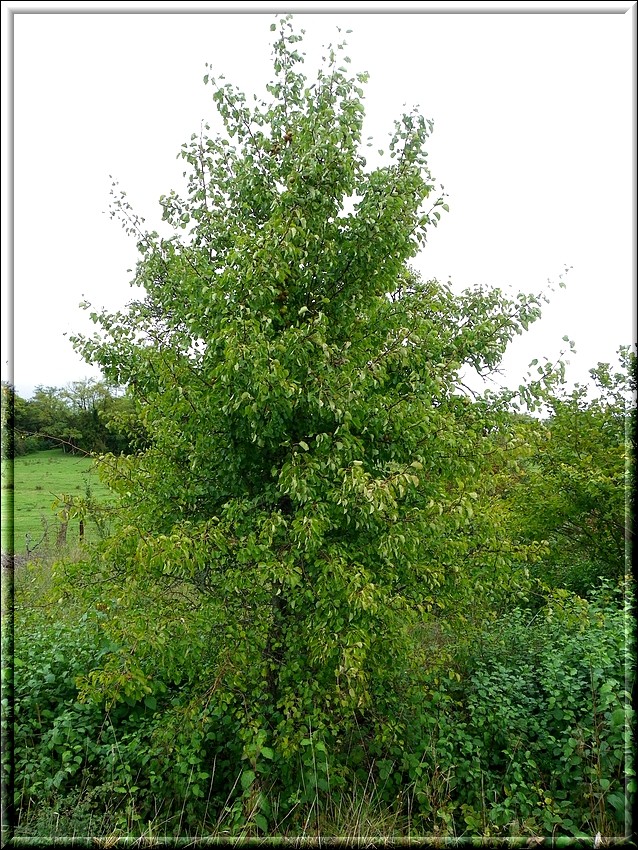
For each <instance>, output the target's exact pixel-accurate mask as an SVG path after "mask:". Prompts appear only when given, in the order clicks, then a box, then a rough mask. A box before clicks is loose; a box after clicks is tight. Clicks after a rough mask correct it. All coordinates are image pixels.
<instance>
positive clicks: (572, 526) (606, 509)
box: [508, 347, 636, 595]
mask: <svg viewBox="0 0 638 850" xmlns="http://www.w3.org/2000/svg"><path fill="white" fill-rule="evenodd" d="M590 374H591V378H592V384H591V386H589V387H588V386H582V385H576V386H575V387H574V388H573V389H569V388H568V387H567V385H566V384H563V385H561V386H559V387H557V388H556V391H555V392H553V393H551V394H549V395H548V397H547V399H546V404H547V406H548V413H547V416H546V417H545V418H543V419H542V420H539V421H532V422H528V423H527V426H526V430H527V433H528V436H529V439H528V441H527V445H528V447H529V452H528V456H527V459H526V460H525V462H524V465H523V474H522V476H521V477H520V478H518V479H516V480H514V479H512V480H510V482H509V487H508V490H509V493H510V497H511V504H510V510H511V517H512V521H513V528H512V532H511V533H512V537H513V538H514V539H519V540H522V541H524V542H526V543H529V542H530V541H532V540H534V541H537V542H539V544H540V543H543V545H544V546H545V547H546V552H545V555H544V557H543V560H542V562H541V563H540V564H538V565H537V567H536V569H535V571H534V572H535V574H537V575H538V576H539V577H541V578H542V579H543V580H544V581H546V582H547V583H548V584H549V585H550V586H552V587H562V588H566V589H568V590H571V591H574V592H576V593H580V594H582V595H588V594H589V593H590V592H592V591H593V590H595V588H596V587H597V586H598V583H599V579H600V577H602V576H604V577H607V578H609V579H614V580H618V579H620V578H621V577H622V576H623V575H624V574H625V572H627V564H628V563H629V561H628V560H627V558H628V556H629V553H630V547H631V544H632V541H633V518H634V514H633V503H632V501H631V495H632V494H633V487H632V482H633V480H634V469H635V467H634V464H635V417H636V411H635V399H636V353H635V351H632V350H631V349H630V348H629V347H622V348H621V349H620V350H619V368H617V369H616V371H614V370H612V368H611V366H610V365H609V364H605V363H599V364H598V366H597V367H596V368H593V369H591V370H590Z"/></svg>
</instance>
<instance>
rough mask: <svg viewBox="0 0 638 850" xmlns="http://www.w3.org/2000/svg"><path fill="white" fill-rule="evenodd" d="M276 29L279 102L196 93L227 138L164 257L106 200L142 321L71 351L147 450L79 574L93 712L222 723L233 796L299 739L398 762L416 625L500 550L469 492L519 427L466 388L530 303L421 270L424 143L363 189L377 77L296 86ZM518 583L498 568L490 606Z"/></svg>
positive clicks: (426, 199) (210, 159)
mask: <svg viewBox="0 0 638 850" xmlns="http://www.w3.org/2000/svg"><path fill="white" fill-rule="evenodd" d="M289 18H290V16H288V17H285V18H282V19H281V20H280V21H279V23H278V24H273V27H272V29H274V30H276V32H277V34H276V36H275V41H274V50H273V55H274V74H275V76H274V81H273V82H270V83H269V84H268V85H267V86H266V89H267V92H268V94H269V96H270V100H269V101H268V102H263V101H260V100H257V99H255V101H254V103H250V104H249V102H248V101H247V99H246V97H245V96H244V95H243V94H242V93H240V92H239V91H238V90H237V89H235V88H233V87H232V86H231V85H228V84H225V83H222V82H221V81H218V80H215V79H214V78H212V77H209V76H208V75H207V76H206V77H205V78H204V80H205V82H206V83H207V84H209V85H212V87H213V91H214V93H213V100H214V103H215V106H216V108H217V112H218V114H219V116H220V117H221V120H222V122H223V128H224V130H223V132H222V133H221V134H220V135H218V136H215V137H210V136H209V135H208V132H209V126H208V125H204V127H203V129H202V131H201V132H200V133H199V134H193V136H192V137H191V140H190V142H189V143H187V144H185V145H184V146H183V148H182V152H181V155H182V157H183V159H184V162H185V163H186V165H187V170H186V171H185V172H184V173H185V177H186V178H187V187H186V193H185V195H183V196H180V195H178V194H176V193H175V192H171V193H170V194H168V195H166V196H164V197H163V198H162V199H161V204H162V208H163V218H164V221H165V222H166V223H167V224H168V225H170V227H171V228H172V231H173V235H171V236H170V238H163V237H160V236H159V235H158V234H157V233H155V232H147V231H146V230H145V228H144V222H143V219H141V218H139V217H138V216H136V215H135V213H134V212H133V211H132V210H131V208H130V206H129V205H128V202H127V201H126V198H125V196H124V194H123V193H122V194H121V195H117V194H116V195H115V196H114V197H115V200H114V208H113V213H114V215H118V216H119V217H120V218H121V220H122V222H123V223H124V225H125V227H126V228H127V229H128V231H129V232H130V233H131V234H132V235H133V236H134V238H135V239H136V240H137V244H138V248H139V251H140V254H141V257H140V260H139V262H138V264H137V268H136V273H135V281H134V282H135V284H137V285H138V286H139V287H141V288H142V290H143V291H144V296H143V298H141V299H140V300H136V301H134V302H132V303H131V304H130V305H129V307H128V310H127V311H126V312H121V313H117V314H115V315H111V314H107V313H104V312H103V313H101V314H98V313H92V314H91V315H92V319H93V321H94V322H95V323H96V324H97V325H98V326H99V327H100V329H101V331H102V333H101V334H96V335H95V336H93V337H82V336H77V337H76V338H75V345H76V347H77V349H78V350H79V351H80V352H81V353H82V355H83V356H84V358H85V359H86V360H87V361H88V362H90V363H95V364H98V365H99V366H100V368H101V369H102V370H103V372H104V375H105V376H106V377H107V378H108V379H109V380H111V381H114V382H116V383H119V384H127V385H128V387H129V388H130V391H131V393H132V395H133V397H134V398H135V400H136V403H137V405H138V407H139V410H140V415H141V418H142V421H143V426H144V429H145V431H146V433H147V435H148V441H149V444H148V447H147V448H146V449H145V450H144V451H143V452H142V453H140V454H138V455H136V456H133V457H128V458H114V457H112V456H110V457H105V458H104V459H103V471H104V476H105V478H106V480H107V481H108V483H109V484H110V485H111V487H112V488H113V489H114V490H115V491H116V492H117V493H118V494H119V519H118V521H117V525H116V528H115V530H114V533H113V534H112V535H111V536H110V538H109V539H108V540H106V541H105V542H103V543H102V544H100V548H99V549H98V550H96V553H95V557H94V560H93V562H92V564H91V571H92V576H93V577H94V576H95V572H96V571H97V570H101V571H102V573H101V574H102V580H103V582H104V584H103V588H107V587H108V586H109V585H108V584H107V582H108V577H109V575H112V576H113V577H114V578H113V581H114V584H113V585H112V587H113V588H114V590H113V591H112V593H113V604H112V606H111V608H112V616H111V620H110V626H109V628H110V629H111V631H112V633H113V634H117V636H118V638H119V640H120V641H121V643H122V651H121V653H120V656H119V657H117V658H114V659H113V660H112V663H111V664H110V665H109V664H107V665H106V666H105V667H104V669H102V670H100V671H94V672H93V674H92V675H91V676H89V677H88V678H87V679H86V681H85V686H86V688H87V690H88V691H91V690H94V691H95V692H96V693H98V694H105V695H107V696H109V697H110V698H112V699H117V698H120V697H122V696H125V697H126V698H127V699H129V700H135V699H138V698H142V697H143V695H144V694H145V693H146V694H147V693H149V692H150V691H152V690H153V689H156V688H157V687H158V685H157V681H158V680H159V679H161V678H162V676H164V677H165V678H167V679H171V678H173V679H174V680H175V681H181V682H184V681H189V682H190V683H191V685H190V688H191V690H190V695H191V696H192V697H193V704H197V705H198V706H199V708H198V709H197V711H199V712H200V714H199V715H198V716H200V715H201V716H202V717H204V716H205V717H206V718H209V719H210V718H212V719H210V720H209V722H211V723H213V722H220V721H219V718H221V717H222V716H223V717H225V718H226V720H227V719H228V718H229V717H232V718H234V720H233V723H235V727H233V728H235V729H236V735H237V740H238V741H240V742H241V747H242V748H243V749H242V754H243V756H244V757H245V759H246V772H245V774H244V780H243V783H242V784H243V786H244V790H245V793H247V794H248V793H252V792H251V789H253V779H254V778H255V777H257V778H258V777H259V772H260V770H262V771H263V772H264V774H265V773H268V775H269V776H271V777H272V776H274V775H275V774H276V773H277V771H279V773H278V774H277V775H279V776H280V777H284V776H289V779H286V782H293V774H294V770H293V768H292V767H291V765H294V764H297V763H298V761H299V754H300V753H303V752H310V749H309V745H308V742H309V741H319V742H320V743H321V745H322V747H325V750H326V751H327V752H328V753H329V755H330V758H331V759H333V762H334V764H337V762H338V760H339V759H338V754H339V753H342V752H346V751H347V750H348V748H349V747H350V745H351V737H352V735H353V734H354V732H355V731H357V735H358V736H359V737H361V736H362V735H363V737H364V738H365V741H366V746H369V752H370V753H372V754H374V753H379V752H381V751H382V750H383V748H384V747H385V746H386V744H388V742H391V741H398V740H401V736H402V734H403V731H402V730H403V728H404V726H405V723H406V722H407V719H406V717H405V716H404V712H403V710H402V702H401V700H402V698H403V696H402V695H403V694H405V692H406V689H409V688H410V682H411V681H412V680H411V678H410V677H411V673H410V670H409V659H410V657H411V654H412V652H411V644H410V640H411V638H410V633H411V632H410V628H409V626H410V624H411V623H413V622H415V621H416V620H417V619H418V618H420V617H422V616H423V615H424V614H426V613H427V612H428V611H430V612H436V611H437V610H438V609H439V608H440V607H443V606H444V605H453V604H454V600H455V595H454V594H455V592H456V591H455V588H458V587H462V586H464V583H465V586H467V584H468V582H471V581H472V580H473V578H472V571H473V570H474V568H475V567H476V566H477V563H478V561H477V559H479V561H480V564H479V566H480V567H481V568H484V567H485V565H486V564H487V563H488V562H489V563H492V562H491V560H490V558H489V553H490V552H491V551H498V552H501V551H502V540H501V539H500V538H499V527H498V522H497V521H496V520H491V519H490V516H489V513H488V511H487V510H485V511H482V509H481V505H482V501H481V499H482V496H481V493H482V492H483V490H484V489H485V488H483V489H482V488H481V481H485V476H486V474H487V472H488V471H489V469H491V468H492V466H493V464H494V463H495V462H496V463H499V462H500V463H501V464H506V463H509V462H510V461H509V460H507V458H508V449H509V448H510V446H509V442H508V441H509V436H508V435H509V431H508V428H509V426H508V424H507V423H508V422H509V421H510V420H509V418H508V416H507V414H506V411H505V407H504V406H501V407H499V405H498V404H493V403H488V402H487V401H482V400H481V399H478V400H477V399H475V400H471V399H470V398H469V396H468V393H466V392H465V391H464V390H463V385H462V381H461V371H462V369H464V368H468V367H469V368H473V369H475V370H477V371H478V372H480V373H481V374H487V373H489V372H491V371H492V370H494V369H496V368H497V367H498V364H499V363H500V360H501V357H502V355H503V353H504V351H505V348H506V346H507V345H508V343H509V342H510V340H511V339H512V337H513V336H514V335H515V334H518V333H521V332H522V331H523V330H524V329H526V328H527V326H528V325H529V323H531V322H533V321H534V320H535V319H536V318H538V316H539V315H540V304H541V301H542V300H543V296H540V295H523V294H519V295H517V296H515V297H511V298H510V297H508V296H506V295H504V294H503V293H502V292H501V291H499V290H493V289H481V288H475V289H472V290H468V291H466V292H464V293H462V294H461V295H453V294H452V292H451V290H450V288H449V287H448V286H446V285H442V284H440V283H438V282H437V281H427V282H426V281H423V280H422V279H420V277H419V276H418V275H417V274H416V273H415V272H414V271H412V270H411V269H410V267H409V265H408V262H409V261H410V260H411V259H412V258H414V257H415V256H416V254H417V253H418V252H419V250H420V249H421V248H422V247H423V246H424V244H425V241H426V234H427V232H428V229H429V228H430V226H432V225H436V224H437V222H438V220H439V218H440V214H441V211H442V210H447V205H446V204H445V202H444V196H443V195H442V194H437V193H436V192H435V184H434V182H433V179H432V176H431V174H430V172H429V170H428V165H427V155H426V144H427V140H428V136H429V133H430V131H431V129H432V122H430V121H428V120H426V119H425V118H423V117H422V115H421V114H420V113H419V112H418V111H412V112H410V113H408V114H405V115H403V116H402V117H401V118H400V119H399V120H397V121H396V122H395V126H394V131H393V132H392V135H391V139H390V143H389V146H388V151H387V155H386V156H385V159H387V164H385V165H380V166H379V167H374V168H368V167H367V164H366V159H365V157H364V156H363V154H362V150H365V145H362V127H363V119H364V108H363V102H362V99H363V90H362V88H361V85H362V84H363V83H364V82H365V79H366V76H365V75H364V74H359V75H355V76H349V74H348V71H347V68H346V63H347V62H348V61H349V60H348V59H347V58H346V57H345V56H344V55H343V48H344V45H343V44H341V45H338V46H337V47H336V48H334V49H333V48H330V49H329V50H327V51H326V53H327V55H326V57H325V59H324V64H323V66H322V69H321V70H319V72H318V74H317V76H316V78H315V79H314V82H312V83H310V82H309V80H308V79H307V77H306V76H305V75H304V73H303V72H302V68H303V63H304V58H303V54H301V53H300V52H298V49H297V45H298V42H299V41H300V40H301V39H302V35H300V34H298V33H296V32H295V30H294V29H293V25H292V23H291V21H290V19H289ZM381 161H383V159H382V160H381ZM118 191H119V190H118ZM499 458H500V461H499ZM470 529H471V530H472V536H473V540H472V541H471V543H470V542H468V540H469V537H470V535H469V531H470ZM477 544H480V545H477ZM477 552H478V553H479V554H473V553H477ZM486 553H487V554H486ZM523 560H524V556H523V555H521V554H520V552H519V553H517V554H512V555H511V557H507V558H503V557H501V558H500V560H499V561H498V565H497V566H496V567H494V570H495V571H497V572H498V571H499V570H500V571H501V573H502V574H503V582H502V583H503V585H507V587H508V588H511V587H512V586H515V585H516V581H517V578H518V577H521V579H522V577H523V575H524V571H523V568H522V566H521V564H522V562H523ZM100 565H101V566H100ZM105 592H106V591H105ZM109 592H111V591H109ZM151 599H152V600H153V601H152V602H151V601H150V600H151ZM118 606H119V607H118ZM153 606H156V607H155V608H153ZM118 612H119V613H118ZM150 618H152V622H153V625H154V628H153V629H148V622H149V619H150ZM136 622H137V623H138V625H139V628H138V627H137V626H136ZM118 623H119V624H120V625H118ZM133 636H134V637H133ZM133 645H134V646H133ZM132 647H133V648H132ZM215 718H217V720H215ZM202 722H204V721H203V720H202ZM225 722H226V721H225ZM362 730H363V731H362ZM225 734H226V740H228V736H229V734H230V732H229V730H228V728H226V733H225ZM255 742H258V745H257V744H256V743H255ZM304 742H306V743H304ZM311 749H312V751H313V753H315V755H314V756H313V759H314V761H313V762H312V763H313V765H315V767H316V752H317V750H316V749H314V745H313V748H311ZM319 752H321V753H323V752H324V750H323V749H321V748H320V749H319ZM260 754H261V755H260ZM264 759H265V760H264ZM327 763H330V761H329V760H328V762H327ZM277 765H279V767H277ZM286 771H288V773H286ZM290 771H292V773H290ZM335 771H336V772H335V777H336V775H337V774H338V770H337V769H336V768H335ZM335 781H336V779H335ZM324 784H325V783H324ZM319 787H321V785H320V786H319ZM253 791H254V789H253Z"/></svg>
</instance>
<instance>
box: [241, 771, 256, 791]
mask: <svg viewBox="0 0 638 850" xmlns="http://www.w3.org/2000/svg"><path fill="white" fill-rule="evenodd" d="M254 781H255V772H254V771H253V770H244V771H243V773H242V775H241V787H242V789H243V790H244V791H246V789H248V788H250V786H251V785H252V784H253V782H254Z"/></svg>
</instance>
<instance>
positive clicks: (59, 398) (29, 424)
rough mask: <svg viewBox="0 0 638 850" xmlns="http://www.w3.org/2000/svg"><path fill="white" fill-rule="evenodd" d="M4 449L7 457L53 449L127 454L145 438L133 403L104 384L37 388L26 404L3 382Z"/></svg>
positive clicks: (91, 381) (88, 382) (92, 381)
mask: <svg viewBox="0 0 638 850" xmlns="http://www.w3.org/2000/svg"><path fill="white" fill-rule="evenodd" d="M2 444H3V456H4V457H6V458H14V457H18V456H21V455H25V454H29V453H31V452H37V451H42V450H44V449H51V448H62V449H63V450H64V451H65V452H70V453H73V454H75V453H78V452H81V453H90V452H98V453H104V452H113V453H115V454H122V453H123V454H130V453H131V452H133V451H135V450H136V449H138V448H141V447H142V446H143V445H144V444H145V438H144V429H143V427H142V425H141V420H140V417H139V413H138V412H137V411H136V407H135V403H134V402H133V400H132V399H131V398H130V397H129V395H128V394H127V393H126V391H123V390H122V389H120V388H116V387H113V386H110V385H108V384H107V383H106V382H104V381H102V380H98V379H95V378H87V379H85V380H82V381H73V382H72V383H70V384H67V385H66V386H65V387H44V386H38V387H36V389H35V391H34V393H33V396H32V398H29V399H24V398H22V397H21V396H19V395H18V394H17V393H16V391H15V388H14V387H13V386H12V385H11V384H9V383H7V382H5V381H3V382H2Z"/></svg>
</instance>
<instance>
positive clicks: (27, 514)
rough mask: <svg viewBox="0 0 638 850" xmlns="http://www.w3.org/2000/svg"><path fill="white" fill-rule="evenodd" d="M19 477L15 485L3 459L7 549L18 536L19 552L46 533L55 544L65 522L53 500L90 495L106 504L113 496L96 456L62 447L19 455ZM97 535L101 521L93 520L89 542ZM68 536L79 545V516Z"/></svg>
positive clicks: (88, 529)
mask: <svg viewBox="0 0 638 850" xmlns="http://www.w3.org/2000/svg"><path fill="white" fill-rule="evenodd" d="M13 479H14V480H13V488H11V486H10V481H9V467H8V465H7V463H6V461H4V460H3V462H2V548H3V550H8V549H9V542H10V540H11V537H12V536H13V545H14V552H15V553H16V554H26V552H27V548H32V547H33V546H34V545H35V544H36V543H37V542H38V541H39V540H41V539H42V538H43V536H45V533H46V537H45V539H44V540H43V543H42V544H41V545H42V546H44V545H46V544H48V545H54V544H55V542H56V537H57V533H58V529H59V527H60V520H59V518H58V517H57V516H56V512H55V511H54V509H53V503H54V501H55V499H56V498H57V497H58V496H61V495H69V496H87V495H90V496H91V497H92V498H94V499H95V500H96V501H99V502H100V501H105V500H106V499H107V498H108V495H109V491H108V489H107V488H106V487H105V486H104V484H102V482H101V481H100V480H99V478H98V476H97V473H96V472H95V470H94V469H93V461H92V460H91V459H90V458H87V457H77V456H74V455H69V454H64V453H63V452H62V450H61V449H52V450H50V451H44V452H35V453H34V454H30V455H25V456H24V457H18V458H16V459H15V461H14V466H13ZM12 510H13V529H12V528H11V513H12ZM96 534H97V530H96V527H95V525H94V524H93V523H91V522H90V521H88V522H87V523H86V524H85V539H86V540H87V542H88V541H90V540H91V539H94V538H95V535H96ZM27 535H29V537H27ZM67 540H68V542H73V543H77V541H78V540H79V520H78V519H73V520H71V521H70V522H69V524H68V530H67ZM27 543H28V547H27Z"/></svg>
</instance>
